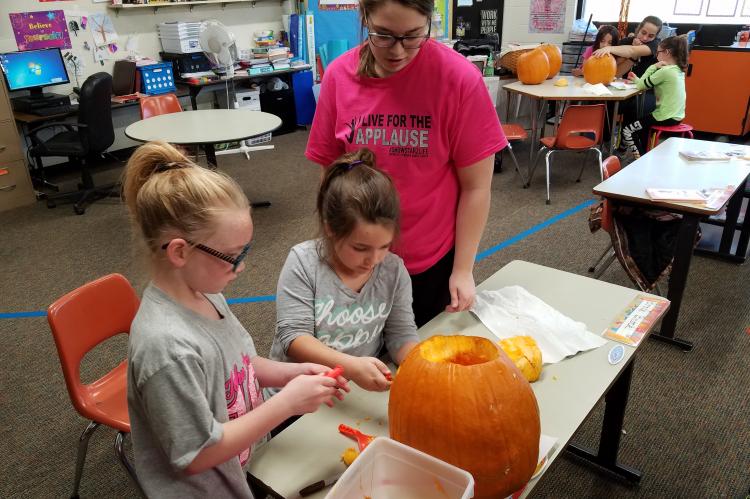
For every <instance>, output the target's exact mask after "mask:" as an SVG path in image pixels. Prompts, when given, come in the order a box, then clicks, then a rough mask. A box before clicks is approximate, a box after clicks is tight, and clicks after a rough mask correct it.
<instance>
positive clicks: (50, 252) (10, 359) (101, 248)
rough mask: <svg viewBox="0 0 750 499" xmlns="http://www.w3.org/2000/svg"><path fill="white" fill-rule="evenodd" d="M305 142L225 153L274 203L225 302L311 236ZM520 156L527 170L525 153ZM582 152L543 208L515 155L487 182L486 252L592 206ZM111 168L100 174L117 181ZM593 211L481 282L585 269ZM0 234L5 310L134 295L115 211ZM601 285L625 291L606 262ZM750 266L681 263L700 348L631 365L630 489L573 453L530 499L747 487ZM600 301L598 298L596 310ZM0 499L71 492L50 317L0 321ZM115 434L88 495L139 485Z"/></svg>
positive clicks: (257, 285) (653, 353) (591, 434)
mask: <svg viewBox="0 0 750 499" xmlns="http://www.w3.org/2000/svg"><path fill="white" fill-rule="evenodd" d="M306 140H307V133H306V132H304V131H298V132H295V133H292V134H288V135H284V136H281V137H276V138H274V141H273V143H274V144H275V146H276V149H275V150H272V151H260V152H256V153H253V154H252V156H251V160H250V161H247V160H246V159H245V158H244V156H241V155H233V156H221V157H220V158H219V163H220V168H221V169H222V170H224V171H226V172H227V173H229V174H230V175H232V176H233V177H235V178H236V179H237V180H238V181H239V182H240V184H241V185H242V186H243V187H244V188H245V190H246V192H247V193H248V196H249V197H250V198H251V200H270V201H272V203H273V205H272V206H271V207H270V208H263V209H257V210H255V212H254V214H253V219H254V222H255V240H254V244H253V248H252V250H251V254H250V256H249V258H248V266H247V270H246V271H245V272H244V273H243V274H241V275H240V276H239V278H238V279H237V280H236V281H235V282H234V283H233V284H232V286H231V288H229V289H227V290H226V291H225V294H226V296H227V297H248V296H258V295H270V294H274V293H275V288H276V280H277V276H278V274H279V271H280V269H281V266H282V264H283V262H284V259H285V258H286V255H287V252H288V250H289V248H290V247H291V246H292V245H293V244H295V243H297V242H299V241H302V240H304V239H308V238H310V237H312V236H314V235H315V232H316V227H315V221H314V220H315V219H314V214H313V206H314V196H315V189H316V185H317V182H318V169H317V168H315V167H314V166H312V165H311V164H309V163H308V162H307V161H306V160H305V158H304V156H303V151H304V145H305V143H306ZM516 152H517V155H518V157H519V160H521V161H522V165H524V164H525V161H526V158H528V149H527V146H526V147H524V146H523V145H519V146H517V147H516ZM582 160H584V157H583V156H578V155H575V154H570V155H559V156H556V159H555V165H554V171H553V179H552V182H553V184H552V204H551V205H549V206H547V205H545V203H544V180H543V173H541V174H540V173H539V172H538V173H537V177H536V181H535V182H534V183H533V185H532V186H531V188H530V189H522V188H521V181H520V179H519V178H518V176H517V175H515V174H514V172H513V171H512V168H511V166H510V161H507V158H506V161H505V167H504V170H503V172H502V173H499V174H496V175H495V177H494V181H493V192H492V195H493V197H492V207H491V213H490V219H489V222H488V224H487V228H486V230H485V233H484V237H483V239H482V242H481V244H480V250H484V249H487V248H490V247H493V246H495V245H496V244H498V243H500V242H502V241H506V240H508V239H510V238H512V237H513V236H515V235H517V234H519V233H521V232H523V231H525V230H527V229H529V228H532V227H534V226H535V225H537V224H540V223H542V222H544V221H545V220H548V219H550V218H552V217H554V216H556V215H558V214H560V213H562V212H565V211H566V210H570V209H571V208H575V207H577V206H579V205H580V204H581V203H583V202H585V201H587V200H590V199H592V198H593V196H592V194H591V188H592V187H593V186H594V185H595V184H596V183H598V170H597V167H596V165H595V163H594V161H593V160H592V159H591V157H588V158H586V159H585V160H586V161H588V163H587V165H589V166H587V168H586V170H585V172H584V175H583V179H582V181H581V183H575V176H576V175H577V172H578V168H577V167H578V165H580V161H582ZM121 167H122V164H117V163H114V164H112V165H110V167H109V168H107V169H105V171H102V172H101V173H100V174H99V176H98V178H102V177H116V176H117V175H119V174H120V172H121ZM587 215H588V209H583V210H579V211H576V212H574V213H573V214H571V215H570V216H567V217H565V218H562V219H561V220H559V221H557V222H556V223H554V224H551V225H549V226H547V227H545V228H543V229H541V230H539V231H537V232H534V233H533V234H531V235H529V236H528V237H526V238H523V239H522V240H520V241H518V242H516V243H514V244H512V245H510V246H507V247H505V248H504V249H502V250H500V251H498V252H496V253H494V254H493V255H492V256H490V257H488V258H486V259H484V260H482V261H481V262H480V263H478V264H477V267H476V271H475V277H476V280H477V282H481V281H482V280H484V279H485V278H487V277H488V276H490V275H491V274H492V273H494V272H495V271H496V270H497V269H499V268H501V267H502V266H503V265H505V264H507V263H508V262H510V261H512V260H515V259H522V260H526V261H530V262H534V263H538V264H541V265H546V266H549V267H553V268H557V269H561V270H565V271H569V272H573V273H577V274H582V275H586V273H587V272H586V270H587V268H588V267H589V266H590V265H591V264H592V262H593V261H594V260H595V259H596V257H597V256H598V255H599V254H600V252H601V251H602V250H603V249H604V247H605V246H606V245H607V244H608V238H607V236H606V235H605V234H602V233H597V234H594V235H592V234H591V233H590V232H589V230H588V226H587V223H586V219H587ZM0 216H1V217H2V221H3V223H2V236H1V237H0V258H2V261H3V262H4V265H2V266H0V297H2V298H1V300H0V302H1V305H0V312H21V311H35V310H44V309H46V307H47V306H48V305H49V304H50V303H51V302H52V301H54V300H55V299H56V298H58V297H59V296H61V295H62V294H64V293H66V292H67V291H70V290H72V289H74V288H76V287H77V286H80V285H82V284H84V283H85V282H87V281H90V280H92V279H95V278H97V277H99V276H102V275H104V274H107V273H110V272H120V273H122V274H124V275H125V276H126V277H127V278H128V279H130V281H131V282H132V283H133V284H134V286H135V287H136V288H137V289H142V287H143V286H144V285H145V283H146V280H147V273H146V271H147V265H146V260H145V259H144V255H143V254H142V253H140V252H139V251H138V250H137V247H136V246H135V245H134V243H133V241H134V238H133V234H132V233H131V229H130V227H129V225H128V221H127V216H126V213H125V209H124V207H123V205H121V204H120V203H119V202H118V201H117V200H114V199H113V200H105V201H101V202H98V203H96V204H94V205H93V206H92V207H90V208H89V210H88V211H87V213H86V214H85V215H84V216H76V215H74V214H73V211H72V208H71V207H70V206H63V205H61V206H59V207H58V208H56V209H54V210H49V209H47V208H46V206H45V205H44V203H43V202H40V203H37V204H35V205H32V206H29V207H25V208H20V209H16V210H13V211H9V212H4V213H2V214H1V215H0ZM603 279H604V280H606V281H609V282H612V283H616V284H620V285H624V286H630V283H629V281H627V279H626V277H625V274H624V273H623V271H622V270H621V269H620V268H619V267H618V265H617V264H616V263H615V264H614V265H612V266H611V267H610V268H609V270H608V271H607V272H606V273H605V274H604V276H603ZM748 282H750V266H748V265H735V264H731V263H726V262H721V261H717V260H713V259H708V258H703V257H696V258H694V259H693V264H692V267H691V269H690V277H689V280H688V285H687V289H686V295H685V300H684V302H683V305H682V311H681V314H680V319H679V323H678V333H679V335H681V336H683V337H685V338H687V339H690V340H693V341H694V342H695V343H696V348H695V349H694V350H693V351H692V352H690V353H683V352H681V351H679V350H677V349H675V348H673V347H669V346H667V345H664V344H659V343H648V344H647V345H645V346H644V348H642V349H641V353H640V354H639V357H638V359H637V361H636V365H635V373H634V378H633V383H632V391H631V398H630V402H629V406H628V410H627V414H626V420H625V430H626V432H625V434H624V435H623V439H622V444H621V453H620V456H621V460H622V462H623V463H626V464H628V465H631V466H634V467H637V468H639V469H640V470H642V471H643V472H644V473H645V476H644V478H643V480H642V481H641V483H640V484H639V485H637V486H631V485H625V484H623V483H621V482H619V481H618V480H615V479H612V478H610V477H608V476H606V475H604V474H601V473H599V472H597V471H595V470H594V469H592V468H591V467H589V466H586V465H582V464H581V463H579V462H577V461H576V460H575V459H574V458H570V457H562V458H560V459H558V460H557V461H556V462H555V463H553V465H552V466H551V468H550V469H549V470H548V472H547V473H546V474H545V476H544V477H543V478H542V480H541V483H540V484H539V485H538V486H537V488H536V489H535V491H534V492H533V496H534V497H624V498H632V497H680V498H683V497H690V498H692V497H732V498H741V497H746V495H747V494H748V487H750V474H749V473H748V470H749V469H750V418H749V416H748V415H749V414H750V402H749V401H750V397H749V395H750V394H749V393H748V392H749V391H750V389H749V388H748V386H750V383H749V382H750V376H749V375H748V372H750V371H749V370H748V365H749V363H748V359H750V329H748V328H749V327H750V293H749V292H748V287H747V283H748ZM591 306H592V307H596V304H595V303H592V304H591ZM233 311H234V313H235V314H236V315H237V316H238V318H239V319H240V321H241V322H242V323H243V324H244V325H245V327H246V328H247V329H248V330H249V331H250V333H251V335H252V336H253V338H254V340H255V343H256V345H257V347H258V351H259V352H260V353H261V354H267V353H268V350H269V348H270V343H271V338H272V336H273V329H274V318H275V309H274V303H273V302H265V303H248V304H242V305H235V306H233ZM126 342H127V339H126V338H125V337H124V336H120V337H117V338H115V339H113V340H112V341H110V342H108V343H106V344H104V345H102V346H100V347H97V348H96V349H95V350H94V351H93V352H91V354H90V355H89V356H88V358H87V360H86V364H85V366H84V372H83V378H84V380H90V379H94V378H95V377H96V376H98V375H101V374H102V373H104V372H106V370H107V369H109V368H111V367H113V366H114V365H115V364H116V363H117V362H118V361H119V360H121V359H122V358H123V356H124V354H125V352H126ZM0 387H2V388H1V390H0V402H1V404H2V409H0V476H1V477H2V479H1V480H0V482H1V483H0V497H34V498H36V497H66V496H69V494H70V490H71V486H72V480H73V471H74V462H75V454H76V446H77V442H78V436H79V435H80V433H81V431H82V430H83V428H84V427H85V425H86V422H85V421H84V420H83V419H82V418H80V417H79V416H78V415H77V413H76V412H75V411H74V409H73V407H72V405H71V404H70V400H69V398H68V394H67V391H66V389H65V384H64V381H63V377H62V373H61V369H60V365H59V361H58V358H57V353H56V350H55V346H54V343H53V341H52V337H51V334H50V331H49V328H48V326H47V322H46V319H45V318H43V317H34V318H19V319H0ZM601 417H602V404H601V403H600V404H599V406H598V407H597V408H595V410H594V411H593V412H592V414H591V416H590V418H589V419H588V421H587V422H586V423H584V425H583V426H582V427H581V428H580V430H579V432H578V434H577V435H576V437H575V439H574V440H575V441H577V442H579V443H582V444H587V445H591V446H593V445H595V444H596V443H597V441H598V434H599V433H598V432H599V429H600V424H601ZM114 435H115V433H114V431H112V430H109V429H106V428H103V429H100V430H99V432H98V433H97V434H95V435H94V437H93V438H92V441H91V444H90V446H89V454H88V460H87V462H86V468H85V472H84V478H83V483H82V485H81V490H80V492H81V496H82V497H132V496H133V491H132V489H131V488H130V485H129V483H128V482H127V479H126V477H125V475H124V473H123V471H122V470H121V469H120V468H119V466H118V464H117V462H116V460H115V458H114V453H113V451H112V444H113V441H114Z"/></svg>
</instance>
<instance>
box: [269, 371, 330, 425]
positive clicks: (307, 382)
mask: <svg viewBox="0 0 750 499" xmlns="http://www.w3.org/2000/svg"><path fill="white" fill-rule="evenodd" d="M338 383H339V381H338V380H335V379H333V378H329V377H327V376H321V375H318V374H316V375H306V374H303V375H301V376H297V377H296V378H294V379H293V380H291V381H290V382H289V383H287V384H286V386H285V387H284V388H283V389H282V390H281V391H280V392H279V393H277V394H276V395H275V396H274V398H276V397H280V398H281V400H283V402H284V403H285V405H286V406H287V408H288V411H289V415H290V416H296V415H301V414H306V413H308V412H315V411H316V410H318V407H320V404H326V405H327V406H328V407H333V398H334V397H336V398H337V399H339V400H343V399H344V394H343V393H341V392H340V391H339V390H338Z"/></svg>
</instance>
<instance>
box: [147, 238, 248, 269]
mask: <svg viewBox="0 0 750 499" xmlns="http://www.w3.org/2000/svg"><path fill="white" fill-rule="evenodd" d="M170 242H171V241H169V242H167V243H164V244H163V245H162V247H161V249H163V250H165V249H167V247H168V246H169V243H170ZM185 242H186V243H188V244H189V245H191V246H193V247H194V248H196V249H199V250H201V251H203V252H204V253H208V254H209V255H211V256H214V257H216V258H218V259H219V260H224V261H225V262H227V263H228V264H230V265H231V266H232V272H237V267H239V266H240V264H241V263H242V262H243V260H245V258H246V257H247V253H248V252H249V251H250V243H247V244H246V245H245V246H244V247H243V248H242V251H240V254H239V255H237V256H229V255H227V254H226V253H222V252H221V251H217V250H215V249H213V248H209V247H208V246H206V245H205V244H200V243H198V244H196V243H194V242H191V241H189V240H187V239H185Z"/></svg>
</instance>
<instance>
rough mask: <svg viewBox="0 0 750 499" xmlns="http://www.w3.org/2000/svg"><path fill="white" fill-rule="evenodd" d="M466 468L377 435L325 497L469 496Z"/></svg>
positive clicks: (447, 498) (441, 498) (446, 498)
mask: <svg viewBox="0 0 750 499" xmlns="http://www.w3.org/2000/svg"><path fill="white" fill-rule="evenodd" d="M473 495H474V478H473V477H472V476H471V474H470V473H469V472H468V471H464V470H462V469H461V468H457V467H455V466H453V465H452V464H448V463H446V462H445V461H441V460H440V459H437V458H434V457H432V456H430V455H429V454H425V453H424V452H421V451H418V450H416V449H413V448H411V447H409V446H407V445H404V444H402V443H400V442H396V441H395V440H391V439H390V438H386V437H378V438H376V439H375V440H373V441H372V443H370V445H368V446H367V448H366V449H365V450H364V452H362V454H360V455H359V457H357V459H356V460H355V461H354V463H353V464H352V465H351V466H350V467H349V468H348V469H347V470H346V471H345V472H344V474H343V475H341V478H339V480H338V481H337V482H336V485H334V486H333V488H332V489H331V491H330V492H329V493H328V495H327V496H326V499H350V498H352V497H374V498H378V499H412V498H415V499H416V498H419V499H433V498H434V499H468V498H470V497H472V496H473Z"/></svg>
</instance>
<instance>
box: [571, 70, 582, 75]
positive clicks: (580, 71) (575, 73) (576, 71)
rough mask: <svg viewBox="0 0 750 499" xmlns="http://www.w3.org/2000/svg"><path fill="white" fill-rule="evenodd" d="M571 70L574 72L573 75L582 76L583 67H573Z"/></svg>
mask: <svg viewBox="0 0 750 499" xmlns="http://www.w3.org/2000/svg"><path fill="white" fill-rule="evenodd" d="M570 72H571V73H573V76H582V75H583V68H573V69H572V70H571V71H570Z"/></svg>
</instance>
